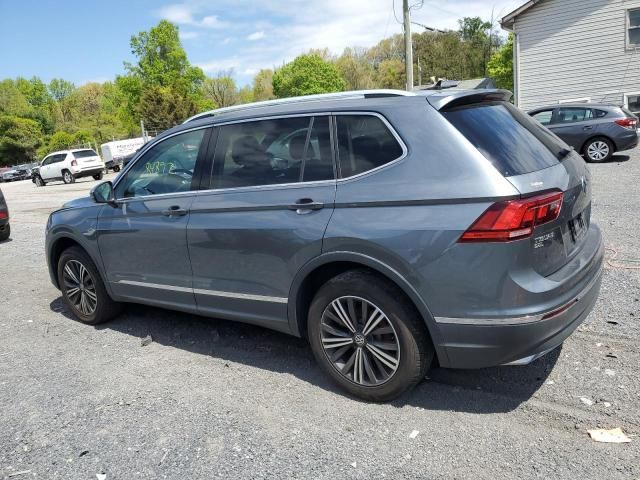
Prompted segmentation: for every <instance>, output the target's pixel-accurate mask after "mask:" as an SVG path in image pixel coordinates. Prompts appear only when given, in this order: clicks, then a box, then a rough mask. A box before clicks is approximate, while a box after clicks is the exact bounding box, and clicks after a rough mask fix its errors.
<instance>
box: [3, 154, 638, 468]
mask: <svg viewBox="0 0 640 480" xmlns="http://www.w3.org/2000/svg"><path fill="white" fill-rule="evenodd" d="M591 170H592V172H593V189H594V195H595V198H594V204H593V215H594V219H595V221H597V222H598V223H599V224H600V226H601V227H602V229H603V231H604V235H605V238H606V243H607V246H609V247H611V248H615V249H616V250H617V251H618V252H619V259H620V258H627V259H629V258H631V259H633V258H634V257H635V259H638V257H640V254H639V252H640V235H639V233H640V219H639V217H638V212H639V211H640V189H639V187H638V185H640V150H636V151H634V152H633V153H632V154H631V155H630V156H625V155H619V156H617V157H615V158H614V161H612V162H610V163H607V164H603V165H593V166H592V167H591ZM94 184H95V182H93V181H92V180H80V181H78V182H77V183H75V184H73V185H62V184H52V185H48V186H47V187H45V188H40V189H37V188H35V187H34V186H33V185H32V184H31V183H29V182H19V183H12V184H3V185H2V190H3V191H4V194H5V196H6V198H7V201H8V203H9V206H10V209H11V213H12V228H13V235H12V240H11V241H8V242H5V243H3V244H0V292H1V294H2V303H1V304H0V478H9V477H10V478H12V479H14V478H18V479H26V478H34V477H35V478H45V479H55V478H71V479H95V478H106V479H107V480H111V479H135V478H141V479H142V478H144V479H158V478H171V479H178V478H180V479H196V478H207V479H209V478H247V479H249V478H250V479H256V478H274V477H275V478H314V479H322V478H327V479H333V478H362V479H369V478H417V477H419V478H429V479H440V478H442V479H454V478H474V479H502V478H509V479H513V478H543V479H548V478H554V479H572V480H573V479H576V478H584V479H632V480H634V479H638V478H640V460H639V459H640V438H639V437H638V435H639V434H640V382H638V378H637V374H638V365H640V345H639V342H638V338H639V333H640V326H639V324H638V321H639V318H640V302H639V298H640V271H638V270H635V271H634V270H624V269H618V268H613V267H610V266H608V267H607V268H606V270H605V275H604V280H603V287H602V293H601V295H600V299H599V301H598V303H597V305H596V307H595V310H594V311H593V313H592V314H591V315H590V316H589V318H588V319H587V321H586V322H585V323H584V324H583V325H582V326H581V327H580V328H579V330H578V331H576V332H575V334H574V335H573V336H571V337H570V338H569V339H568V340H567V341H566V342H565V344H564V346H563V347H562V348H561V349H557V350H556V351H554V352H552V353H550V354H549V355H547V356H546V357H544V358H542V359H540V360H538V361H536V362H535V363H533V364H532V365H530V366H528V367H501V368H492V369H485V370H480V371H460V370H458V371H448V370H444V369H438V370H435V371H432V372H431V373H430V377H431V378H430V380H426V381H424V382H422V383H421V384H420V385H419V386H418V387H417V388H416V389H415V390H414V391H413V392H411V394H409V395H407V396H405V397H403V398H402V399H400V400H398V401H396V402H394V403H391V404H387V405H376V404H367V403H363V402H359V401H356V400H353V399H350V398H348V397H346V396H344V395H343V394H342V393H341V392H340V391H337V390H336V389H335V388H334V387H333V386H332V385H331V384H329V383H328V382H327V380H326V379H325V378H324V377H323V376H322V375H321V374H320V372H319V370H318V368H317V367H316V366H315V364H314V361H313V359H312V356H311V353H310V352H309V349H308V348H307V346H306V344H305V342H304V341H302V340H299V339H295V338H291V337H287V336H285V335H281V334H278V333H274V332H270V331H267V330H264V329H261V328H257V327H252V326H246V325H239V324H233V323H230V322H225V321H217V320H211V319H204V318H199V317H196V316H190V315H185V314H181V313H173V312H169V311H164V310H160V309H153V308H147V307H141V306H130V307H128V308H127V309H126V312H125V313H124V314H123V315H122V316H121V317H119V318H118V319H117V320H115V321H113V322H111V323H108V324H106V325H102V326H99V327H91V326H87V325H83V324H81V323H78V322H76V321H74V320H73V318H72V317H71V316H70V314H69V312H68V311H67V310H66V309H65V307H64V304H63V302H62V300H61V298H60V294H59V292H58V291H57V290H56V289H55V288H54V287H53V286H52V285H51V284H50V282H49V278H48V273H47V269H46V266H45V259H44V252H43V244H44V225H45V221H46V218H47V215H48V213H49V212H50V211H52V210H54V209H55V208H57V207H59V206H60V205H61V204H62V203H63V202H64V201H66V200H69V199H71V198H74V197H77V196H81V195H86V194H87V192H88V190H89V188H90V187H92V186H93V185H94ZM611 254H612V252H608V255H609V256H610V255H611ZM618 261H620V260H618ZM636 265H638V264H636ZM147 335H151V336H152V337H153V342H152V343H151V344H150V345H148V346H144V347H143V346H141V339H142V338H144V337H145V336H147ZM583 399H584V400H583ZM605 402H606V403H605ZM599 427H602V428H613V427H622V428H623V430H624V431H625V432H626V433H627V434H629V435H630V436H631V438H632V443H629V444H619V445H612V444H601V443H595V442H594V441H592V440H591V439H590V438H589V437H588V435H587V432H586V431H587V429H592V428H599ZM414 430H415V431H418V432H419V433H418V434H417V436H415V438H412V436H411V433H412V432H413V431H414ZM102 474H105V475H106V477H103V476H102Z"/></svg>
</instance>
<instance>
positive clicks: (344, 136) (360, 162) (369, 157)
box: [336, 115, 403, 178]
mask: <svg viewBox="0 0 640 480" xmlns="http://www.w3.org/2000/svg"><path fill="white" fill-rule="evenodd" d="M336 119H337V129H338V159H339V164H340V174H341V177H342V178H345V177H351V176H353V175H358V174H360V173H364V172H368V171H369V170H373V169H374V168H378V167H381V166H382V165H386V164H387V163H389V162H393V161H394V160H396V159H398V158H400V157H401V156H402V154H403V149H402V146H401V145H400V143H399V142H398V140H397V139H396V137H395V136H394V135H393V134H392V133H391V131H390V130H389V128H388V127H387V126H386V125H385V123H384V122H383V121H382V120H381V119H380V118H378V117H376V116H374V115H338V116H337V117H336Z"/></svg>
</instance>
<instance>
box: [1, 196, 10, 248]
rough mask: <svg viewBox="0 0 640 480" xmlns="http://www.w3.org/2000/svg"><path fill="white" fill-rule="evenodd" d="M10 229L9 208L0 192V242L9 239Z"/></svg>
mask: <svg viewBox="0 0 640 480" xmlns="http://www.w3.org/2000/svg"><path fill="white" fill-rule="evenodd" d="M10 234H11V227H10V226H9V208H8V207H7V202H6V201H5V200H4V195H2V190H0V242H1V241H3V240H6V239H7V238H9V235H10Z"/></svg>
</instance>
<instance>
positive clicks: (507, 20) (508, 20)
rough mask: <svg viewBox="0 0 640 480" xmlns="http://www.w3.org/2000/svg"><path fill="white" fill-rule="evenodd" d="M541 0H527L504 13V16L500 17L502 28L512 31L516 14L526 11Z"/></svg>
mask: <svg viewBox="0 0 640 480" xmlns="http://www.w3.org/2000/svg"><path fill="white" fill-rule="evenodd" d="M541 1H542V0H529V1H528V2H527V3H525V4H524V5H521V6H520V7H518V8H516V9H515V10H514V11H513V12H511V13H510V14H508V15H506V16H505V17H502V20H500V25H502V28H504V29H505V30H508V31H510V32H512V31H513V24H514V23H515V21H516V17H517V16H518V15H522V14H523V13H524V12H526V11H528V10H529V9H530V8H531V7H533V6H535V5H537V4H538V3H540V2H541Z"/></svg>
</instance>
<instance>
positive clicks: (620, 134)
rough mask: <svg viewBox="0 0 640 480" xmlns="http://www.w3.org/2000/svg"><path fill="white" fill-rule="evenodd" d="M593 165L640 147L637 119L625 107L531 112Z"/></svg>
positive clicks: (574, 107)
mask: <svg viewBox="0 0 640 480" xmlns="http://www.w3.org/2000/svg"><path fill="white" fill-rule="evenodd" d="M529 115H531V116H532V117H533V118H535V119H536V120H538V121H539V122H540V123H541V124H542V125H544V126H545V127H547V128H548V129H549V130H551V131H552V132H553V133H555V134H556V135H558V137H560V138H561V139H562V140H564V141H565V142H567V144H569V145H570V146H571V147H573V148H574V149H575V150H576V151H578V152H579V153H581V154H582V155H584V156H585V158H586V159H587V160H589V161H590V162H604V161H606V160H609V158H611V156H612V155H613V154H614V153H615V152H621V151H623V150H631V149H632V148H635V147H637V146H638V131H637V129H638V117H636V116H635V115H634V114H633V113H631V112H630V111H629V110H627V109H626V108H624V107H618V106H615V105H604V104H594V103H575V104H564V105H554V106H552V107H545V108H538V109H536V110H532V111H531V112H529Z"/></svg>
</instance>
